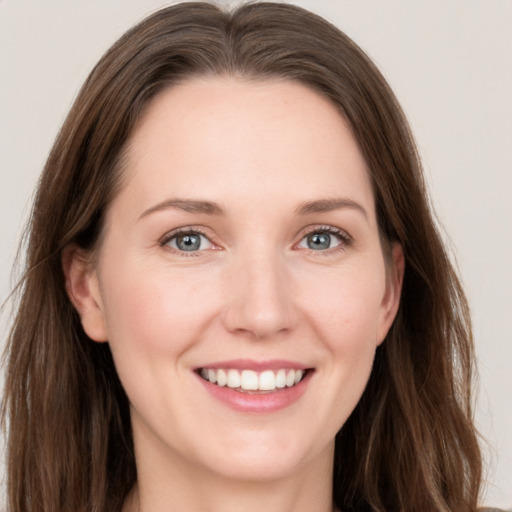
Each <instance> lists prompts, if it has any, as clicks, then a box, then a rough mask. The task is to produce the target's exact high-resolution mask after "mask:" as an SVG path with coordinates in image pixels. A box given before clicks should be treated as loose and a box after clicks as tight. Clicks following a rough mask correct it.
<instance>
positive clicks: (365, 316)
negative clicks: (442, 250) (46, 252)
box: [68, 78, 402, 480]
mask: <svg viewBox="0 0 512 512" xmlns="http://www.w3.org/2000/svg"><path fill="white" fill-rule="evenodd" d="M123 183H124V184H123V187H122V189H121V191H120V193H119V194H118V196H117V197H116V198H115V199H114V201H113V202H112V204H111V206H110V208H109V210H108V212H107V217H106V224H105V231H104V237H103V239H102V244H101V246H100V248H99V249H98V253H97V255H96V258H95V263H94V267H93V268H92V269H86V270H84V271H83V272H82V270H83V269H82V267H81V266H80V265H81V264H82V263H80V262H81V261H82V260H81V259H80V258H79V257H74V258H73V263H72V265H71V271H70V272H68V289H69V290H70V294H71V295H72V297H73V300H74V302H75V305H77V308H78V309H79V311H80V313H81V318H82V322H83V325H84V328H85V330H86V332H87V333H88V334H89V336H90V337H91V338H93V339H95V340H96V341H104V340H108V343H109V344H110V347H111V349H112V354H113V357H114V361H115V364H116V368H117V371H118V373H119V377H120V379H121V381H122V383H123V386H124V388H125V390H126V393H127V395H128V398H129V400H130V404H131V416H132V422H133V432H134V440H135V447H136V453H137V457H138V459H137V460H138V464H139V465H140V467H142V468H143V469H144V467H146V468H148V470H149V468H153V469H156V468H160V469H161V470H162V471H164V469H163V468H167V469H166V470H169V471H172V468H173V467H178V466H179V467H180V471H182V472H187V471H191V472H193V474H194V475H198V474H201V473H200V472H201V471H202V472H205V473H203V474H212V473H215V474H217V475H221V476H224V477H229V478H241V479H257V480H262V479H263V480H264V479H273V478H281V477H283V476H289V475H293V474H294V473H296V472H300V471H304V470H308V469H312V468H316V469H317V470H319V469H321V468H328V467H330V464H331V462H332V454H333V447H334V436H335V434H336V433H337V431H338V430H339V429H340V427H341V426H342V425H343V423H344V422H345V421H346V419H347V418H348V416H349V415H350V413H351V412H352V410H353V409H354V407H355V406H356V404H357V402H358V400H359V398H360V396H361V394H362V392H363V390H364V388H365V385H366V383H367V380H368V377H369V375H370V371H371V368H372V362H373V359H374V354H375V349H376V347H377V346H378V345H379V343H381V342H382V341H383V339H384V336H385V335H386V332H387V331H388V329H389V327H390V324H391V322H392V321H393V318H394V316H395V313H396V309H397V306H398V300H399V290H400V281H401V279H400V275H401V268H402V257H401V251H400V248H399V247H393V248H392V251H391V252H392V257H391V260H392V262H391V263H390V264H389V267H391V266H393V267H394V270H393V269H391V268H387V267H386V263H385V258H384V256H383V250H382V247H381V244H380V241H379V233H378V229H377V219H376V214H375V207H374V197H373V193H372V186H371V182H370V178H369V175H368V172H367V169H366V166H365V162H364V160H363V157H362V155H361V153H360V151H359V149H358V147H357V145H356V143H355V141H354V138H353V136H352V134H351V132H350V130H349V128H348V125H347V123H346V122H345V121H344V119H343V118H342V117H341V116H340V114H339V113H338V111H337V110H336V109H335V108H334V107H333V106H332V105H331V104H330V103H329V102H328V101H327V100H326V99H324V98H322V97H321V96H320V95H318V94H317V93H315V92H312V91H311V90H310V89H308V88H306V87H305V86H303V85H300V84H298V83H294V82H289V81H281V82H278V81H274V82H273V81H264V82H256V83H255V82H248V81H243V80H240V79H238V80H237V79H234V78H208V79H202V80H199V79H198V80H194V81H190V82H187V83H184V84H182V85H179V86H176V87H174V88H171V89H169V90H167V91H165V92H163V93H161V94H160V95H159V96H158V97H157V98H156V99H155V100H154V101H153V102H152V103H151V104H150V106H149V108H148V110H147V111H146V112H145V114H144V115H143V117H142V118H141V120H140V121H139V123H138V125H137V127H136V129H135V132H134V134H133V136H132V137H131V139H130V141H129V151H128V159H127V165H126V169H125V175H124V182H123ZM73 269H74V270H73ZM81 269H82V270H81ZM74 276H75V277H74ZM143 469H142V470H143ZM139 471H141V470H140V468H139Z"/></svg>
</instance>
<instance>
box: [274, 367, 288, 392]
mask: <svg viewBox="0 0 512 512" xmlns="http://www.w3.org/2000/svg"><path fill="white" fill-rule="evenodd" d="M285 386H286V370H279V371H278V372H277V373H276V388H284V387H285Z"/></svg>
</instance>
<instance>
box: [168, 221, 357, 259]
mask: <svg viewBox="0 0 512 512" xmlns="http://www.w3.org/2000/svg"><path fill="white" fill-rule="evenodd" d="M317 233H327V234H329V235H334V236H335V237H336V238H337V239H338V241H339V242H340V244H339V245H338V246H336V247H332V248H329V249H324V250H314V249H305V250H306V251H307V252H308V253H309V254H312V255H315V256H322V255H325V256H326V255H329V254H332V253H333V252H337V251H340V250H345V249H346V248H347V247H350V245H351V244H352V243H353V238H352V237H351V236H350V235H349V234H348V233H347V232H346V231H344V230H342V229H339V228H336V227H334V226H314V227H312V228H311V229H308V228H306V229H304V230H303V231H302V232H301V234H300V239H299V241H298V242H297V243H296V244H294V247H297V246H298V244H300V243H301V242H302V241H303V240H304V239H305V238H306V237H308V236H311V235H314V234H317ZM184 235H197V236H202V237H204V238H206V239H207V240H208V242H209V243H210V244H212V245H214V246H215V243H214V242H212V241H211V238H210V237H209V236H208V235H207V234H206V233H205V232H204V231H202V230H201V229H198V228H192V227H190V228H189V227H186V228H179V229H176V230H174V231H171V232H170V233H167V234H165V235H164V236H163V237H162V238H161V239H160V240H159V244H160V246H161V247H164V248H165V247H166V246H167V244H169V242H171V241H172V240H174V239H176V238H177V237H179V236H184ZM167 249H169V250H171V251H173V252H177V253H179V254H180V255H181V256H185V257H189V256H199V254H200V253H201V252H203V251H202V250H197V251H189V252H187V251H181V250H179V249H175V248H173V247H169V246H167Z"/></svg>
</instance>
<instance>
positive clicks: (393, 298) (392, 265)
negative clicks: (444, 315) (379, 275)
mask: <svg viewBox="0 0 512 512" xmlns="http://www.w3.org/2000/svg"><path fill="white" fill-rule="evenodd" d="M388 265H389V268H388V272H387V274H388V275H387V279H386V281H387V282H386V292H385V294H384V297H383V299H382V303H381V314H380V319H379V320H380V322H379V332H378V338H377V342H378V344H379V345H380V344H381V343H382V342H383V341H384V338H385V337H386V334H387V333H388V331H389V329H390V328H391V325H392V324H393V320H394V319H395V317H396V314H397V312H398V306H399V305H400V296H401V293H402V283H403V280H404V271H405V259H404V251H403V249H402V246H401V245H400V244H399V243H398V242H394V243H393V244H392V246H391V258H390V261H389V263H388Z"/></svg>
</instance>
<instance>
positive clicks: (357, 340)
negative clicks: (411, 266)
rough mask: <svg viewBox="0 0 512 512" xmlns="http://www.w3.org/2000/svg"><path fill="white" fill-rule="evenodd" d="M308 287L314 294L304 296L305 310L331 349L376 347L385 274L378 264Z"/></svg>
mask: <svg viewBox="0 0 512 512" xmlns="http://www.w3.org/2000/svg"><path fill="white" fill-rule="evenodd" d="M319 283H321V284H322V286H319ZM307 288H308V289H309V290H313V291H314V293H312V292H310V293H308V294H305V293H304V294H303V297H304V301H305V306H304V310H305V311H307V312H308V313H307V314H309V316H310V318H311V322H312V323H314V325H315V327H316V328H317V329H318V330H319V331H320V332H321V333H322V336H321V337H322V338H323V339H324V340H325V341H326V342H327V343H328V344H329V346H330V347H331V349H332V350H334V351H337V352H338V351H342V352H343V351H347V352H351V351H352V350H354V351H357V350H358V349H360V348H361V349H362V348H363V347H362V346H364V345H369V346H370V347H373V348H374V347H375V344H376V343H377V338H378V333H379V326H380V322H381V305H382V300H383V297H384V293H385V272H384V269H382V270H381V269H380V265H379V262H375V264H372V265H365V266H351V267H349V268H346V269H344V270H343V271H342V272H332V273H331V274H330V275H328V276H324V277H323V279H322V280H321V281H317V282H316V286H315V283H314V282H310V283H309V284H308V286H307Z"/></svg>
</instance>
